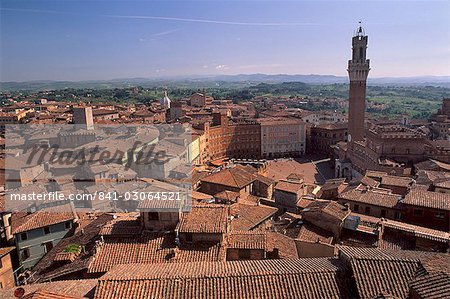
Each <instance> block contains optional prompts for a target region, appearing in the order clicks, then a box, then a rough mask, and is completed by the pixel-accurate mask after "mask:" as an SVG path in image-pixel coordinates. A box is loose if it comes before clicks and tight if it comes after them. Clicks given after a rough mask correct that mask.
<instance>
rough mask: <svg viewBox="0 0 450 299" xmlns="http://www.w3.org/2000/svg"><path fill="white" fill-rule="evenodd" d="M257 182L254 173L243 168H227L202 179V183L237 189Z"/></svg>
mask: <svg viewBox="0 0 450 299" xmlns="http://www.w3.org/2000/svg"><path fill="white" fill-rule="evenodd" d="M254 180H255V178H254V176H253V175H252V173H250V172H248V171H246V170H244V169H242V168H241V167H233V168H225V169H223V170H221V171H219V172H216V173H213V174H210V175H208V176H206V177H204V178H202V179H201V180H200V181H201V182H206V183H213V184H218V185H223V186H230V187H235V188H244V187H245V186H247V185H249V184H251V183H252V182H253V181H254Z"/></svg>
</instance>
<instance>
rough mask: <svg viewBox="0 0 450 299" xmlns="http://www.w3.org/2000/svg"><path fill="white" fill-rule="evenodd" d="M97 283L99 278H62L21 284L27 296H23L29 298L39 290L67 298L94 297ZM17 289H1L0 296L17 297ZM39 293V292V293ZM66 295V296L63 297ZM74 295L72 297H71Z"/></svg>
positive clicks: (62, 298)
mask: <svg viewBox="0 0 450 299" xmlns="http://www.w3.org/2000/svg"><path fill="white" fill-rule="evenodd" d="M96 284H97V279H80V280H61V281H55V282H46V283H32V284H27V285H23V286H21V287H22V288H24V289H25V296H24V297H23V298H28V297H27V296H28V295H31V294H33V293H35V292H37V291H39V292H40V294H45V292H47V294H49V292H51V293H56V294H58V295H60V296H61V297H53V298H58V299H66V298H83V297H84V298H87V297H92V295H93V293H94V292H93V290H94V288H95V286H96ZM16 289H17V287H15V288H11V289H0V298H16V297H15V296H14V291H15V290H16ZM38 294H39V293H38ZM63 296H66V297H63ZM69 296H72V297H69ZM31 298H39V297H31ZM40 298H49V299H50V298H52V297H40Z"/></svg>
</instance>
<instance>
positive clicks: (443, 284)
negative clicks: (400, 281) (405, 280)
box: [409, 272, 450, 299]
mask: <svg viewBox="0 0 450 299" xmlns="http://www.w3.org/2000/svg"><path fill="white" fill-rule="evenodd" d="M409 287H410V289H411V290H412V291H413V292H414V293H415V294H417V295H419V297H420V298H433V299H445V298H448V297H449V294H450V274H448V273H443V272H436V273H430V274H427V275H423V276H420V277H417V278H415V279H413V280H412V281H410V283H409Z"/></svg>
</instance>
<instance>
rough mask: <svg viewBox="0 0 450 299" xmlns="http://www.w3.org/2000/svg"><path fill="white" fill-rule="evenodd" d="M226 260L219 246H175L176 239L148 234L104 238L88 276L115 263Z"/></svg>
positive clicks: (108, 268)
mask: <svg viewBox="0 0 450 299" xmlns="http://www.w3.org/2000/svg"><path fill="white" fill-rule="evenodd" d="M221 260H225V253H224V248H223V247H221V246H220V245H218V244H209V243H196V244H181V245H180V246H179V247H176V246H175V236H173V235H162V234H151V235H145V236H142V237H130V238H106V239H105V241H104V243H102V244H99V245H98V246H97V248H96V253H95V254H94V256H93V258H92V261H91V263H90V264H89V268H88V272H89V273H98V272H106V271H108V270H110V269H111V268H112V267H114V266H115V265H118V264H128V263H129V264H132V263H145V264H149V263H165V262H168V263H184V262H194V261H221Z"/></svg>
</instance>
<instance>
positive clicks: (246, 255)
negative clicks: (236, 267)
mask: <svg viewBox="0 0 450 299" xmlns="http://www.w3.org/2000/svg"><path fill="white" fill-rule="evenodd" d="M239 259H240V260H249V259H250V250H247V249H241V250H239Z"/></svg>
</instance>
